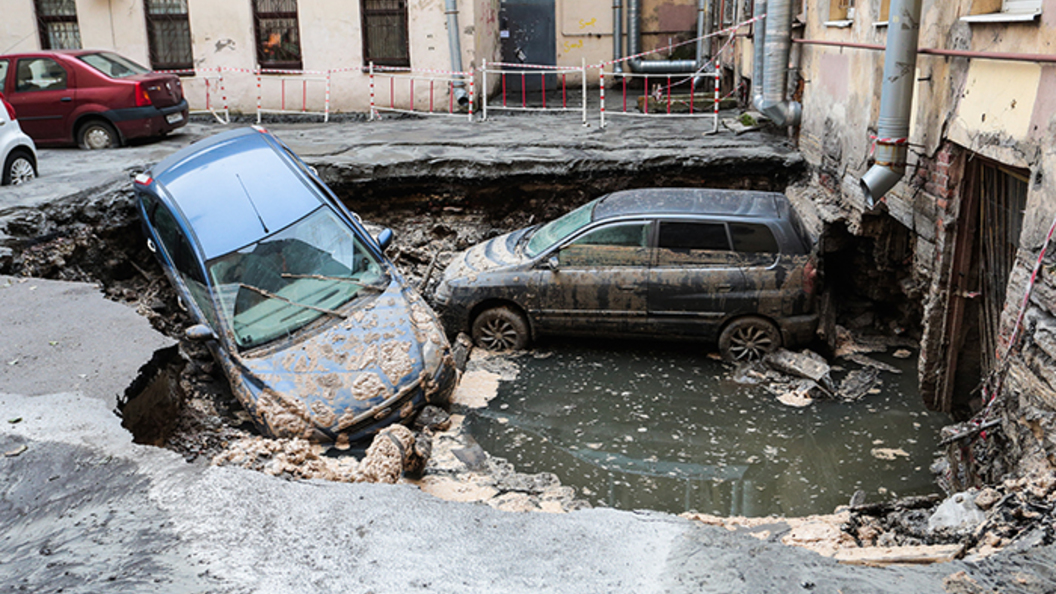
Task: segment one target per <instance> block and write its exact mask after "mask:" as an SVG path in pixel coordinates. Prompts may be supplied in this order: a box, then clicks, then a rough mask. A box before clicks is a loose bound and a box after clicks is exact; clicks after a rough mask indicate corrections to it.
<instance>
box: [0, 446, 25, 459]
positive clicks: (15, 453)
mask: <svg viewBox="0 0 1056 594" xmlns="http://www.w3.org/2000/svg"><path fill="white" fill-rule="evenodd" d="M28 449H29V446H27V445H26V444H22V445H20V446H18V447H17V448H15V449H13V450H10V451H7V452H4V455H5V456H7V457H8V458H14V457H15V456H20V455H21V454H22V453H23V452H25V451H26V450H28Z"/></svg>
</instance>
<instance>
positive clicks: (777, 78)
mask: <svg viewBox="0 0 1056 594" xmlns="http://www.w3.org/2000/svg"><path fill="white" fill-rule="evenodd" d="M791 49H792V0H767V3H766V42H765V52H766V65H765V66H764V67H763V68H764V72H763V98H762V102H761V103H760V104H758V105H757V106H756V107H758V108H759V111H761V112H763V113H764V114H766V116H767V117H768V118H770V119H771V120H772V121H773V122H774V123H775V124H777V125H778V126H798V125H799V121H800V118H801V117H802V115H803V106H802V105H800V104H799V103H797V102H795V101H788V100H787V99H785V92H786V90H787V88H788V55H789V52H790V51H791Z"/></svg>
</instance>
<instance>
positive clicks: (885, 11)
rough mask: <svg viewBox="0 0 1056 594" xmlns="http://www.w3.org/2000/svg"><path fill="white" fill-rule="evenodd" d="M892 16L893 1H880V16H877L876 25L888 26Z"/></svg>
mask: <svg viewBox="0 0 1056 594" xmlns="http://www.w3.org/2000/svg"><path fill="white" fill-rule="evenodd" d="M890 14H891V0H880V14H878V15H876V21H877V22H876V24H878V25H880V24H884V25H886V24H887V19H888V18H889V15H890Z"/></svg>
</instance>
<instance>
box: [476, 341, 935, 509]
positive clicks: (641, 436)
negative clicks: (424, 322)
mask: <svg viewBox="0 0 1056 594" xmlns="http://www.w3.org/2000/svg"><path fill="white" fill-rule="evenodd" d="M697 348H698V347H692V346H679V345H644V346H635V347H616V348H614V347H613V345H611V344H607V345H601V344H592V343H574V344H572V345H565V344H561V345H557V344H551V345H549V346H545V345H544V347H543V348H542V349H540V350H537V351H535V352H533V353H529V354H526V355H523V356H521V357H519V358H517V360H516V361H517V363H518V365H519V366H520V368H521V369H520V373H519V375H518V376H517V377H516V379H513V380H508V381H503V382H502V383H501V384H500V387H499V393H498V396H497V397H496V398H495V399H494V400H492V401H491V403H490V404H489V406H488V407H487V408H483V409H479V410H475V411H473V412H472V413H471V415H470V417H469V420H468V429H469V431H470V432H471V433H472V435H473V436H474V437H475V438H476V439H477V440H478V441H479V442H480V444H481V445H482V446H483V447H484V449H486V450H487V451H488V452H490V453H492V454H493V455H496V456H501V457H505V458H507V459H508V460H510V461H511V462H513V463H514V464H515V465H516V466H517V468H518V470H519V471H521V472H529V473H534V472H544V471H549V472H553V473H555V474H557V475H558V476H559V477H560V478H561V481H562V482H563V483H564V484H566V485H569V486H572V487H575V488H576V489H577V491H578V492H579V496H580V497H582V498H584V499H587V500H589V501H591V503H593V504H595V505H604V506H612V507H616V508H621V509H654V510H663V511H668V512H673V513H681V512H684V511H690V510H694V511H699V512H704V513H714V514H721V515H746V516H764V515H769V514H783V515H807V514H812V513H827V512H831V511H832V510H833V509H834V508H836V507H837V506H838V505H843V504H846V503H847V502H848V501H849V500H850V498H851V496H852V495H853V494H854V493H855V491H857V490H859V489H861V490H863V491H865V492H866V494H867V497H866V500H867V501H881V500H885V499H888V498H891V497H895V496H906V495H915V494H926V493H932V492H935V491H937V490H938V489H937V487H935V486H934V483H933V481H932V478H931V476H930V474H929V472H928V465H929V464H930V463H931V460H932V458H933V453H934V451H935V450H936V449H937V435H938V430H939V428H940V427H941V426H942V425H943V424H946V423H948V420H947V419H946V417H945V416H943V415H938V414H934V413H928V412H927V411H925V410H924V408H923V406H922V405H921V404H920V398H919V396H917V393H916V388H917V386H916V373H915V372H914V367H915V359H914V358H910V359H907V360H898V359H895V358H893V357H889V356H885V355H883V354H879V355H875V357H876V358H877V359H879V360H882V361H884V362H887V363H889V364H892V365H894V366H896V367H898V368H900V369H902V370H903V373H902V374H900V375H899V374H893V373H884V374H882V378H883V384H882V385H881V386H880V391H879V393H875V394H869V395H867V396H865V397H864V398H863V399H862V400H861V401H858V402H856V403H840V402H834V401H820V400H819V401H815V402H814V403H813V404H812V405H810V406H807V407H804V408H794V407H789V406H787V405H784V404H781V403H780V402H778V401H777V399H776V398H775V397H774V395H773V394H771V393H770V392H768V391H767V390H766V389H765V387H764V386H762V385H744V384H739V383H737V382H735V381H734V379H733V372H734V370H733V369H732V368H731V367H728V366H726V365H724V364H722V363H721V362H719V361H715V360H713V359H710V358H708V357H707V356H705V355H704V353H703V352H700V351H698V350H697ZM837 367H842V370H834V373H833V376H834V379H835V380H837V381H839V379H840V378H841V376H842V375H843V374H844V373H846V372H847V371H851V370H852V369H855V368H857V365H856V364H854V363H842V362H838V366H837Z"/></svg>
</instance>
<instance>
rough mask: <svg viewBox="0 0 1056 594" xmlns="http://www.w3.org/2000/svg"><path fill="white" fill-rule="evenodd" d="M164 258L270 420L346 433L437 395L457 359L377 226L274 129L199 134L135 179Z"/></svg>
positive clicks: (201, 332) (276, 428)
mask: <svg viewBox="0 0 1056 594" xmlns="http://www.w3.org/2000/svg"><path fill="white" fill-rule="evenodd" d="M134 188H135V196H136V206H137V208H138V211H139V216H140V219H141V221H142V223H143V231H144V235H145V237H146V240H147V247H148V249H150V251H151V252H153V253H154V255H155V256H156V257H157V259H158V261H159V262H160V263H161V265H162V267H163V268H164V269H165V272H166V274H167V275H168V277H169V279H170V280H171V282H172V284H173V286H174V287H175V288H176V291H177V293H178V294H179V297H180V301H181V303H182V304H183V305H184V306H185V307H186V308H187V309H188V311H189V313H190V314H191V316H192V317H193V318H194V320H195V321H196V324H195V325H193V326H191V327H190V328H188V329H187V330H186V336H187V338H188V339H190V340H196V341H204V342H205V343H206V344H207V345H208V346H209V348H210V350H211V351H212V353H213V355H214V357H215V358H216V360H217V361H218V362H219V363H220V365H221V367H222V368H223V370H224V372H225V373H226V375H227V378H228V380H229V381H230V384H231V388H232V391H233V392H234V394H235V396H236V397H237V398H238V400H239V401H240V402H241V403H242V405H243V406H244V407H245V409H246V410H247V411H248V412H249V413H250V415H251V416H252V417H253V418H254V420H255V422H256V423H257V425H258V426H259V428H260V430H261V432H262V433H264V434H265V435H269V436H272V437H280V438H304V439H309V440H312V441H315V442H319V443H333V444H336V445H337V446H338V447H343V446H344V445H347V444H349V443H354V442H357V441H360V440H363V439H365V438H367V437H370V436H371V435H373V434H374V433H376V432H377V431H378V430H380V429H382V428H384V427H386V426H388V425H390V424H392V423H395V422H399V421H405V420H408V421H409V420H410V419H411V418H412V417H413V415H414V414H415V413H416V411H417V410H418V409H419V408H420V407H421V406H423V405H424V404H425V403H427V402H428V403H439V404H442V403H444V402H446V401H447V400H448V398H449V396H450V394H451V391H452V390H453V389H454V385H455V383H456V381H457V376H458V372H457V371H456V369H455V366H454V362H453V359H452V356H451V349H450V345H449V344H448V342H447V338H446V336H445V335H444V331H443V327H442V326H441V325H440V322H439V320H438V319H437V317H436V314H435V313H434V312H433V311H432V309H430V307H429V306H428V304H426V303H425V301H424V300H423V299H422V298H421V297H420V296H419V295H418V294H417V292H415V290H414V289H412V288H410V287H409V286H408V285H407V283H406V282H405V281H404V279H403V278H402V276H401V275H400V273H399V271H397V270H396V267H395V266H393V264H392V263H391V262H390V261H389V260H388V259H387V258H386V257H385V255H384V249H385V247H386V246H387V245H388V244H389V243H390V242H391V240H392V232H391V231H390V230H388V229H386V230H385V231H383V232H382V233H381V234H379V237H378V239H377V240H375V239H374V238H373V237H371V236H370V234H369V233H367V232H366V230H365V229H364V228H363V225H362V224H361V223H360V221H359V218H358V217H357V216H355V215H352V214H351V213H349V212H348V211H347V210H346V209H345V208H344V206H343V205H342V204H341V203H340V201H339V200H338V199H337V197H336V196H335V195H334V194H333V192H331V191H330V189H329V188H327V187H326V185H325V184H323V182H322V181H321V180H320V179H319V178H318V177H317V176H316V175H315V173H314V171H313V170H312V169H311V168H310V167H308V166H307V165H305V163H304V162H303V161H302V160H301V159H300V158H299V157H297V155H295V154H294V153H293V151H291V150H290V149H289V148H288V147H287V146H286V145H285V144H283V143H282V142H281V141H280V140H278V139H277V138H275V137H274V136H272V135H271V134H269V133H267V132H266V131H265V130H263V129H262V128H257V127H253V128H245V129H240V130H232V131H229V132H225V133H222V134H218V135H216V136H213V137H211V138H208V139H206V140H203V141H200V142H197V143H195V144H193V145H191V146H188V147H187V148H184V149H183V150H181V151H179V152H177V153H175V154H173V155H172V156H170V157H168V158H166V159H165V160H163V161H162V162H160V163H158V164H157V165H156V166H155V167H154V168H153V169H151V170H150V171H148V172H145V173H142V174H140V175H139V176H137V177H136V180H135V183H134Z"/></svg>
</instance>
